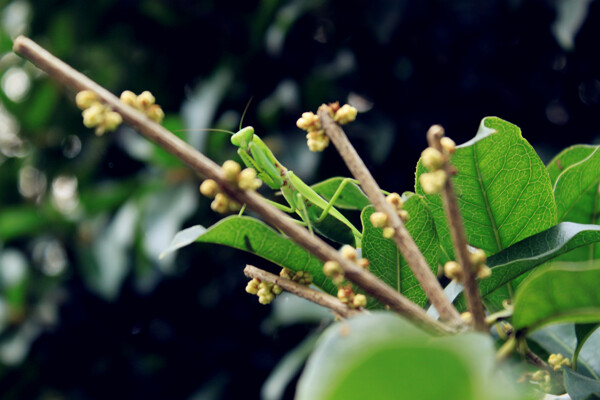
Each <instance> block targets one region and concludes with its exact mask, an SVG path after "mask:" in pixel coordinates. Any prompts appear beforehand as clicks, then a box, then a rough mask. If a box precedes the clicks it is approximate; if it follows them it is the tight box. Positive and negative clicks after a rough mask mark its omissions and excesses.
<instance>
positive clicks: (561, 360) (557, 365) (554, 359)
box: [548, 353, 571, 371]
mask: <svg viewBox="0 0 600 400" xmlns="http://www.w3.org/2000/svg"><path fill="white" fill-rule="evenodd" d="M548 365H550V366H551V367H552V368H553V369H554V370H555V371H558V370H560V369H561V368H562V367H563V366H565V367H570V366H571V360H569V359H568V358H565V357H564V356H563V355H562V354H560V353H556V354H550V356H548Z"/></svg>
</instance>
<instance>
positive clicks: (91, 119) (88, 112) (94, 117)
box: [81, 102, 106, 128]
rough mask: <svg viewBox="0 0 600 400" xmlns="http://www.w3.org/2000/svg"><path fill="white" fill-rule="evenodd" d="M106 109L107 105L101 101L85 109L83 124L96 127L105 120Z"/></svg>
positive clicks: (87, 126)
mask: <svg viewBox="0 0 600 400" xmlns="http://www.w3.org/2000/svg"><path fill="white" fill-rule="evenodd" d="M105 111H106V107H104V106H103V105H102V104H100V103H99V102H95V103H93V104H92V105H91V106H89V107H88V108H86V109H85V110H83V112H82V113H81V115H82V116H83V125H85V127H86V128H94V127H96V126H98V125H100V124H101V123H102V121H104V112H105Z"/></svg>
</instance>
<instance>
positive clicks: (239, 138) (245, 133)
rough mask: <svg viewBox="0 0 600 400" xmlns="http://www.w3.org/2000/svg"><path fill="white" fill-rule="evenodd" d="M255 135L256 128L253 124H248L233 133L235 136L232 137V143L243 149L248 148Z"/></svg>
mask: <svg viewBox="0 0 600 400" xmlns="http://www.w3.org/2000/svg"><path fill="white" fill-rule="evenodd" d="M253 137H254V128H253V127H251V126H247V127H245V128H243V129H240V130H239V131H237V132H236V133H234V134H233V136H232V137H231V144H233V145H234V146H237V147H240V148H242V149H246V148H248V145H249V144H250V142H252V138H253Z"/></svg>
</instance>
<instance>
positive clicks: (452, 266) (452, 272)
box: [444, 261, 463, 281]
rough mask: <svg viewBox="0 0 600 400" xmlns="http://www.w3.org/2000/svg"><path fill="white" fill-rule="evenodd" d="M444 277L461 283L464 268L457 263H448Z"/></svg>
mask: <svg viewBox="0 0 600 400" xmlns="http://www.w3.org/2000/svg"><path fill="white" fill-rule="evenodd" d="M444 275H446V277H448V279H452V280H457V281H461V280H462V276H463V270H462V267H461V266H460V264H459V263H457V262H456V261H448V262H447V263H446V264H445V265H444Z"/></svg>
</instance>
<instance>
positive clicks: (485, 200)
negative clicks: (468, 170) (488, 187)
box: [473, 144, 502, 251]
mask: <svg viewBox="0 0 600 400" xmlns="http://www.w3.org/2000/svg"><path fill="white" fill-rule="evenodd" d="M477 147H478V146H477V144H475V145H474V146H473V160H474V161H475V163H474V164H475V172H477V183H478V184H479V189H480V190H481V194H482V196H483V203H484V204H485V211H486V212H487V214H488V218H489V220H490V223H491V225H492V232H493V233H494V239H495V240H496V247H497V251H500V250H502V242H501V241H500V236H499V233H498V227H497V226H496V220H495V219H494V215H493V214H492V209H491V205H490V202H489V200H488V197H487V192H486V191H485V187H484V186H483V177H482V176H481V171H480V170H479V157H478V155H477Z"/></svg>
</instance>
